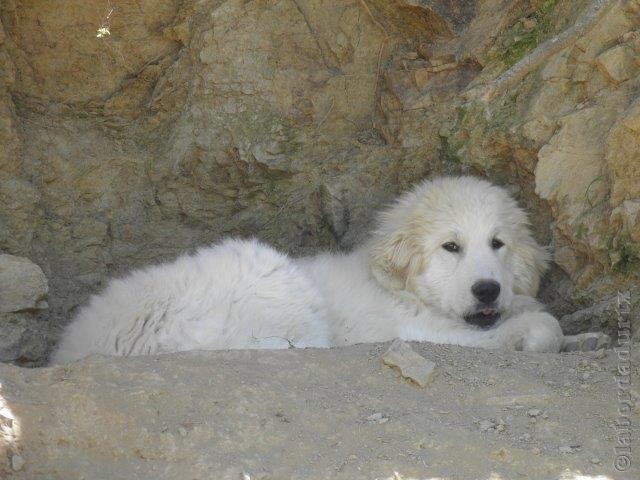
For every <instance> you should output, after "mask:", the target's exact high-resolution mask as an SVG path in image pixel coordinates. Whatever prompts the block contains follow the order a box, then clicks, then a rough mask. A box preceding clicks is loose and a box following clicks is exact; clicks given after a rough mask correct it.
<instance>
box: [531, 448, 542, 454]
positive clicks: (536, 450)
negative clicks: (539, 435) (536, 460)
mask: <svg viewBox="0 0 640 480" xmlns="http://www.w3.org/2000/svg"><path fill="white" fill-rule="evenodd" d="M531 452H532V453H533V454H534V455H540V453H541V452H542V450H540V449H539V448H538V447H533V448H532V449H531Z"/></svg>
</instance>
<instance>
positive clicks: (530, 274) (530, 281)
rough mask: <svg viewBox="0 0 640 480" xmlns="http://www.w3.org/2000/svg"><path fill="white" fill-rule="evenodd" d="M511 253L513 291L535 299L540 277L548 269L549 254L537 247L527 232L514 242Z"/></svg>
mask: <svg viewBox="0 0 640 480" xmlns="http://www.w3.org/2000/svg"><path fill="white" fill-rule="evenodd" d="M527 230H528V229H527ZM512 251H513V272H514V274H515V282H514V286H513V291H514V293H517V294H520V295H529V296H532V297H535V296H536V294H537V293H538V287H539V286H540V277H541V276H542V274H543V273H544V272H546V271H547V268H548V267H549V252H548V251H547V249H545V248H544V247H541V246H540V245H538V243H537V242H536V241H535V240H534V238H533V237H532V236H531V234H530V233H529V232H528V231H527V232H526V234H525V235H523V237H522V238H521V239H520V240H519V241H516V242H514V245H513V246H512Z"/></svg>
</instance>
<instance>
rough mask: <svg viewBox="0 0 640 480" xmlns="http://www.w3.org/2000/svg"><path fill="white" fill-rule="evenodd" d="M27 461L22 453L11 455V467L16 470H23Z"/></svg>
mask: <svg viewBox="0 0 640 480" xmlns="http://www.w3.org/2000/svg"><path fill="white" fill-rule="evenodd" d="M24 464H25V461H24V458H22V455H18V454H17V453H16V454H15V455H12V456H11V468H12V469H13V471H14V472H19V471H20V470H22V467H24Z"/></svg>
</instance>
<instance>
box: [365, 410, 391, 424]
mask: <svg viewBox="0 0 640 480" xmlns="http://www.w3.org/2000/svg"><path fill="white" fill-rule="evenodd" d="M366 420H367V422H377V423H379V424H383V423H387V422H388V421H389V417H385V416H384V415H383V414H382V413H380V412H376V413H373V414H371V415H369V416H368V417H367V418H366Z"/></svg>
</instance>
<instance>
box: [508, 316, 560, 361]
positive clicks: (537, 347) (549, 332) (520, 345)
mask: <svg viewBox="0 0 640 480" xmlns="http://www.w3.org/2000/svg"><path fill="white" fill-rule="evenodd" d="M502 329H503V332H502V334H501V337H502V338H501V343H502V344H503V346H505V347H506V348H513V349H515V350H524V351H529V352H554V353H557V352H559V351H560V348H561V347H562V344H563V343H562V342H563V339H564V335H563V334H562V329H561V328H560V324H559V323H558V320H557V319H556V318H554V317H553V316H551V315H549V314H548V313H545V312H525V313H523V314H521V315H518V316H517V317H514V318H510V319H508V320H507V321H506V322H505V323H504V324H503V325H502Z"/></svg>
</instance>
